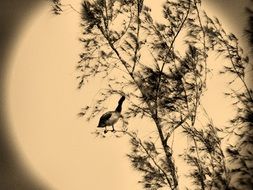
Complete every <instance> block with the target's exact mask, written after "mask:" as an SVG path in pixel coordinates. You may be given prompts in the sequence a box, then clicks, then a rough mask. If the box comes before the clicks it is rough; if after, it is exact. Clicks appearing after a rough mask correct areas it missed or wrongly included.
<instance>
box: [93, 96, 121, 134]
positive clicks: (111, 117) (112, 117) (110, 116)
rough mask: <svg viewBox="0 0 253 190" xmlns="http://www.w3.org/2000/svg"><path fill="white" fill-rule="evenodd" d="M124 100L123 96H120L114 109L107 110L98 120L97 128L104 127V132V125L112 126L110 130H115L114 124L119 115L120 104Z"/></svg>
mask: <svg viewBox="0 0 253 190" xmlns="http://www.w3.org/2000/svg"><path fill="white" fill-rule="evenodd" d="M124 100H125V96H122V97H121V98H120V99H119V101H118V106H117V107H116V109H115V111H108V112H106V113H104V114H103V115H102V116H101V117H100V120H99V123H98V126H97V127H98V128H105V130H104V133H106V132H107V129H106V126H112V131H115V129H114V124H115V123H116V122H117V121H118V120H119V118H120V117H121V114H120V113H121V110H122V104H123V102H124Z"/></svg>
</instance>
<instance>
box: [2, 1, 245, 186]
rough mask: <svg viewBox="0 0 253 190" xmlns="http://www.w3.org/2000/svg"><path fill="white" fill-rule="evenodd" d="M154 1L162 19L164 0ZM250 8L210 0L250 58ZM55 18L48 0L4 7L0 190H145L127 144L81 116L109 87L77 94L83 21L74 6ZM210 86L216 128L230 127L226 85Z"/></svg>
mask: <svg viewBox="0 0 253 190" xmlns="http://www.w3.org/2000/svg"><path fill="white" fill-rule="evenodd" d="M147 2H148V4H149V5H150V6H151V7H152V10H153V11H154V15H156V17H157V19H159V7H160V5H159V3H160V1H156V3H154V1H152V0H149V1H147ZM158 2H159V3H158ZM78 3H79V1H74V0H73V6H75V7H77V8H78V7H79V4H78ZM248 4H249V1H246V0H244V1H238V0H223V1H220V0H212V1H207V0H203V6H204V7H205V8H207V12H208V13H209V14H210V15H214V16H217V17H218V18H220V20H221V21H222V23H223V24H224V28H225V29H227V30H228V31H231V32H233V33H235V34H236V36H238V37H239V39H240V40H241V42H242V43H243V45H244V48H245V50H246V53H247V51H248V48H247V43H246V42H247V38H246V36H245V34H244V31H243V30H244V28H245V25H246V19H247V17H246V14H245V9H244V8H245V6H248ZM50 11H51V7H50V4H49V3H48V2H47V1H45V0H39V1H34V0H22V1H21V0H11V1H10V0H4V1H2V2H1V10H0V15H1V16H0V24H1V28H0V51H1V56H0V64H1V70H0V71H1V75H0V76H1V94H0V96H1V97H0V102H1V114H0V189H11V190H22V189H24V190H29V189H31V190H34V189H36V190H37V189H53V190H54V189H57V190H81V189H82V190H83V189H93V190H100V189H106V190H107V189H108V190H116V189H121V190H129V189H134V190H141V189H142V187H141V185H140V184H138V180H140V175H139V173H138V172H136V171H134V170H133V169H132V168H131V167H130V162H129V161H128V159H127V157H126V153H127V152H128V150H129V146H128V145H129V144H128V139H127V137H123V138H119V139H117V138H114V137H113V136H110V134H109V135H108V138H105V139H101V138H96V137H95V135H93V134H92V132H93V131H94V130H95V127H96V126H97V122H98V121H97V120H92V121H91V122H89V123H87V122H86V121H85V120H84V119H82V118H79V117H78V116H77V113H78V112H79V111H80V108H81V107H83V106H84V105H86V104H93V99H94V97H96V95H97V92H98V91H99V88H100V87H102V86H103V85H106V84H104V82H103V80H102V79H99V78H98V79H95V80H94V81H92V82H91V83H89V85H87V86H85V87H84V88H83V89H81V90H77V81H76V80H75V77H76V73H75V64H76V62H77V61H78V54H79V53H80V50H81V45H80V43H79V41H78V38H79V37H80V34H81V32H80V31H81V29H80V25H79V21H80V20H79V15H77V14H76V12H74V11H73V10H71V9H69V8H67V7H66V11H65V13H64V14H63V15H61V16H60V17H57V16H55V15H53V14H51V12H50ZM213 60H214V61H215V62H216V63H217V64H218V63H219V61H222V60H220V59H219V58H213ZM214 75H215V68H214ZM210 81H211V82H210V86H209V88H208V92H209V93H208V94H209V95H208V96H207V97H205V98H206V101H205V103H206V106H207V107H208V110H209V113H210V115H211V116H212V117H213V118H214V122H215V123H216V124H219V125H225V124H226V121H227V119H228V118H229V116H230V114H233V110H231V107H230V106H229V105H230V102H228V101H226V100H225V99H224V97H223V95H222V91H223V90H224V88H226V86H225V83H224V82H222V79H221V77H215V76H213V77H212V78H211V79H210ZM214 97H215V98H214ZM117 98H118V97H116V96H113V97H112V98H111V99H110V100H108V102H107V105H106V107H108V110H111V109H114V107H115V103H114V102H115V101H116V100H117ZM217 110H219V111H217ZM123 112H124V109H123ZM98 118H99V116H98V117H97V119H98ZM146 125H151V124H150V123H149V121H143V120H138V119H136V120H134V121H131V122H130V125H129V128H134V127H137V126H138V127H144V126H146ZM176 146H178V149H180V145H176ZM179 175H180V174H179ZM185 185H187V186H188V187H189V184H185ZM180 189H184V184H182V187H181V188H180Z"/></svg>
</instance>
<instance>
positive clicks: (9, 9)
mask: <svg viewBox="0 0 253 190" xmlns="http://www.w3.org/2000/svg"><path fill="white" fill-rule="evenodd" d="M42 2H44V3H45V1H44V0H1V4H0V55H1V56H0V64H1V65H0V189H3V190H9V189H10V190H40V189H43V190H44V189H48V188H46V187H45V186H44V185H42V183H41V182H39V181H38V180H35V178H34V177H32V176H31V175H30V174H29V173H28V172H27V171H26V170H25V169H24V168H23V166H22V164H21V163H20V162H19V159H18V156H17V154H16V153H15V148H14V146H13V144H12V141H11V140H10V139H9V135H8V133H7V128H8V125H7V121H6V116H5V110H3V107H4V104H5V97H4V93H3V92H4V78H5V75H6V73H5V70H6V68H7V62H8V56H9V53H10V51H11V49H12V47H14V46H15V40H16V37H17V36H18V34H19V31H20V28H22V23H23V22H24V21H25V20H26V19H27V18H28V17H29V16H31V15H32V13H33V10H36V8H39V5H40V3H42ZM213 4H214V5H215V6H217V7H219V8H220V9H221V10H223V12H226V15H227V17H233V19H231V20H233V22H234V23H233V25H234V26H235V27H236V26H238V25H240V24H239V22H240V21H239V20H238V19H235V18H234V16H233V15H234V13H235V12H234V11H235V10H236V9H237V6H238V4H241V2H240V1H238V0H232V1H231V0H213ZM252 15H253V14H252V13H251V14H248V15H247V14H246V13H245V16H247V17H250V16H251V22H249V24H250V23H251V24H252V17H253V16H252ZM249 29H250V30H251V33H249V34H250V35H249V36H248V37H249V40H250V41H251V44H250V45H251V47H252V49H253V43H252V38H253V37H252V36H253V35H252V34H253V31H252V26H249Z"/></svg>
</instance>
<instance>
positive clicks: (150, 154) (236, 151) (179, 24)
mask: <svg viewBox="0 0 253 190" xmlns="http://www.w3.org/2000/svg"><path fill="white" fill-rule="evenodd" d="M200 5H201V2H200V1H199V0H177V1H169V0H167V1H166V2H165V3H164V5H163V21H159V22H158V21H155V20H154V19H153V18H152V14H151V9H150V8H149V7H147V6H146V5H145V4H144V1H143V0H95V1H83V3H82V11H81V12H80V15H81V18H82V23H81V26H82V29H83V31H82V37H81V38H80V42H81V44H82V46H83V52H82V53H81V54H80V61H79V62H78V65H77V72H78V74H79V76H78V77H77V78H78V81H79V85H78V87H79V88H82V87H83V86H85V84H87V83H88V82H89V80H91V79H93V78H94V77H102V78H104V80H107V82H108V86H107V88H105V89H101V91H100V96H99V98H100V99H97V103H96V105H97V106H96V107H90V106H86V107H85V108H83V109H82V111H81V112H80V113H79V115H80V116H85V117H86V119H87V120H88V121H89V120H91V119H94V118H95V117H96V116H97V115H99V114H101V113H102V112H103V111H105V110H106V108H105V107H103V102H104V101H105V100H106V99H108V97H109V96H111V95H112V94H121V95H122V94H124V95H125V96H126V97H127V101H128V102H127V103H128V107H127V110H126V111H124V124H125V125H126V124H127V123H128V122H127V120H130V119H132V118H135V117H139V118H146V119H147V118H148V119H151V120H152V121H153V124H154V129H155V130H156V134H155V135H153V137H151V136H150V138H148V139H145V138H144V137H138V135H137V133H136V132H134V130H130V131H127V130H125V129H126V128H125V129H124V130H123V131H118V132H122V133H123V134H124V135H128V136H129V137H130V144H131V147H132V150H131V152H130V153H129V154H128V157H129V159H130V161H131V163H132V166H133V167H134V168H135V169H137V170H138V171H140V172H141V173H142V176H143V178H142V180H141V181H140V183H142V184H143V186H144V188H146V189H159V188H162V187H168V188H169V189H178V184H179V178H178V175H177V167H176V162H175V157H176V155H174V153H173V147H172V145H170V143H169V142H170V140H172V136H173V134H174V133H175V131H176V130H177V129H181V130H182V131H183V132H184V134H185V137H187V138H189V139H191V144H190V149H189V151H186V152H185V153H184V154H182V158H183V159H184V160H185V161H186V162H187V163H188V164H189V165H190V166H191V168H192V170H191V171H190V172H189V175H188V176H189V177H190V178H191V179H192V181H193V182H194V183H195V186H196V188H198V189H202V190H204V189H240V187H243V189H247V188H248V187H250V185H252V181H251V180H250V179H252V173H253V172H252V163H253V158H252V154H253V152H252V137H253V133H252V132H253V131H252V116H253V114H252V90H251V89H249V87H248V86H247V84H246V81H245V75H246V74H245V68H248V67H249V66H250V62H249V58H248V57H247V56H244V55H243V50H242V48H241V47H240V46H239V42H238V39H237V38H236V37H235V35H233V34H227V33H226V32H225V30H224V29H223V28H222V25H221V23H220V21H219V20H218V19H216V18H215V19H212V18H210V17H209V16H208V15H207V14H206V13H205V12H204V11H201V10H200ZM61 6H63V5H62V4H61V2H60V1H53V11H54V13H55V14H60V13H61V12H62V9H61ZM182 39H183V41H184V45H182V46H180V40H182ZM213 51H215V52H216V53H217V54H220V55H223V56H224V57H225V58H226V59H228V60H229V64H224V67H223V70H222V71H220V73H221V74H224V75H231V76H232V77H234V78H233V79H232V80H231V81H229V85H231V87H232V89H233V88H234V83H236V82H237V81H239V82H240V83H241V84H242V85H243V90H239V89H234V90H231V92H226V95H227V96H229V97H231V98H233V99H234V100H235V103H234V106H236V107H237V113H238V114H237V116H236V117H235V118H233V119H231V126H229V127H228V128H227V130H226V133H227V134H229V135H231V134H232V135H236V136H238V139H239V140H238V142H237V144H236V145H231V146H230V147H228V148H227V152H226V154H225V153H224V152H223V149H224V148H222V138H221V135H220V133H224V132H225V131H224V130H222V129H220V128H219V127H216V126H214V124H213V123H212V121H211V119H209V122H208V123H207V124H206V125H205V126H203V127H202V128H198V127H197V126H196V119H197V118H198V114H199V112H200V111H199V106H200V104H201V97H202V96H203V94H204V92H205V90H206V88H207V85H206V79H207V75H208V73H209V70H208V64H207V58H208V55H209V53H211V52H213ZM147 56H148V57H149V58H150V59H148V60H147V59H145V57H147ZM118 71H120V76H118V74H117V73H118ZM236 84H237V83H236ZM202 111H203V110H202ZM125 125H124V127H126V126H125ZM96 134H99V132H98V133H96ZM103 137H105V135H103ZM156 138H159V140H160V141H159V142H157V141H155V140H154V139H156ZM248 146H249V147H248ZM247 147H248V148H247ZM227 158H230V160H231V163H232V164H231V163H230V165H229V166H228V163H227V160H226V159H227ZM235 162H236V163H235ZM237 182H238V183H239V185H238V184H237Z"/></svg>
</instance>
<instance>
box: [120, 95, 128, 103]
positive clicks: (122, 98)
mask: <svg viewBox="0 0 253 190" xmlns="http://www.w3.org/2000/svg"><path fill="white" fill-rule="evenodd" d="M125 99H126V97H125V96H124V95H123V96H122V97H121V98H120V99H119V104H122V103H123V102H124V100H125Z"/></svg>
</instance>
